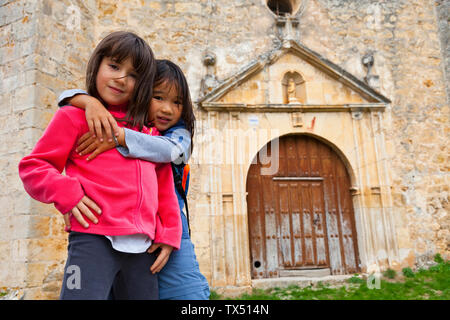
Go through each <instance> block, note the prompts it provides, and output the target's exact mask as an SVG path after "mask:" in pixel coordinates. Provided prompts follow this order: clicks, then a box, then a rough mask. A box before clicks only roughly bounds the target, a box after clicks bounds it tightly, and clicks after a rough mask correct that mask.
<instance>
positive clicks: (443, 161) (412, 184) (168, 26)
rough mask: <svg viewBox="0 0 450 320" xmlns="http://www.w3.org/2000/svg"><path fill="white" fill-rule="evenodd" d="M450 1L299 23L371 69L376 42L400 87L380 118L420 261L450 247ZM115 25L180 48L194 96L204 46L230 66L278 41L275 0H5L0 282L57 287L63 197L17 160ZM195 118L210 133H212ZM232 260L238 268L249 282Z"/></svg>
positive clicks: (404, 242)
mask: <svg viewBox="0 0 450 320" xmlns="http://www.w3.org/2000/svg"><path fill="white" fill-rule="evenodd" d="M449 6H450V5H449V2H448V1H441V0H439V1H438V0H436V1H433V0H396V1H379V0H350V1H348V0H345V1H344V0H310V1H308V3H307V5H306V7H305V10H304V12H303V14H302V15H301V16H300V18H299V19H300V23H299V26H298V30H299V31H298V34H296V35H295V36H296V40H298V41H300V42H301V43H302V44H303V45H305V46H307V47H308V48H310V49H312V50H314V51H316V52H318V53H319V54H320V55H322V56H323V57H326V58H327V59H328V60H330V61H332V62H333V63H335V64H337V65H338V66H340V67H342V68H344V69H345V70H347V71H348V72H350V73H352V74H353V75H354V76H356V77H358V78H359V79H360V80H363V78H364V77H365V76H366V69H365V67H364V66H363V65H362V64H361V58H362V57H363V56H364V55H365V54H366V53H368V52H371V53H373V55H374V58H375V64H374V67H373V69H372V74H375V75H378V76H379V83H378V85H377V87H376V89H378V90H379V91H380V93H382V94H383V95H385V96H386V97H388V98H389V99H391V101H392V103H391V104H390V105H389V108H388V110H386V112H385V118H384V119H385V120H384V121H385V122H384V123H385V125H386V127H385V128H383V130H384V133H385V139H386V143H387V149H388V154H389V156H390V158H389V159H388V160H389V165H390V176H391V178H392V180H391V181H390V182H391V190H392V195H393V207H394V209H395V219H396V225H397V232H398V235H397V238H398V239H400V241H399V247H400V248H402V249H400V251H401V252H400V253H401V255H402V257H403V259H404V261H403V263H404V264H406V265H409V266H412V267H413V266H421V265H426V263H427V261H430V260H431V259H432V256H433V255H434V254H435V253H438V252H439V253H441V254H442V255H443V256H444V258H447V259H448V258H449V254H450V248H449V243H450V231H449V229H450V228H449V216H448V213H449V185H450V183H449V175H448V172H449V166H448V164H449V149H448V137H449V133H450V132H449V119H448V115H449V113H450V112H449V88H448V86H449V83H450V81H449V74H450V71H449V55H450V53H449V52H450V50H449V38H448V37H449V36H448V34H449V32H448V17H449V13H448V12H449ZM70 8H72V9H70ZM74 10H75V11H74ZM74 12H75V13H79V14H80V19H79V20H77V15H76V14H74ZM78 21H79V24H78ZM118 29H128V30H132V31H135V32H137V33H138V34H139V35H141V36H142V37H144V38H145V39H146V40H147V41H148V42H149V43H150V45H151V46H152V48H153V50H154V52H155V54H156V55H157V56H158V57H161V58H170V59H172V60H174V61H175V62H177V63H178V64H179V65H180V66H181V67H182V69H183V70H184V71H185V73H186V75H187V78H188V81H189V84H190V87H191V91H192V96H193V98H194V100H196V99H197V98H198V97H199V95H200V83H201V79H202V78H203V77H204V75H205V74H206V68H205V67H204V66H203V64H202V59H203V56H204V54H205V52H206V51H211V52H213V53H214V54H215V55H216V57H217V63H216V65H215V66H214V72H215V75H216V77H217V78H218V79H219V80H221V79H225V78H227V77H229V76H231V75H233V74H235V73H237V72H238V70H240V69H242V68H243V67H244V66H245V65H247V64H248V63H250V62H251V61H252V60H253V59H255V58H256V57H257V56H258V55H260V54H261V53H263V52H266V51H268V50H270V49H271V48H272V47H273V46H274V44H276V43H278V41H279V40H278V39H277V37H278V30H277V29H276V27H275V19H274V15H273V13H272V12H271V11H269V10H268V8H267V7H266V6H265V1H264V0H250V1H243V0H227V1H219V0H217V1H210V0H198V1H189V0H170V1H169V0H159V1H158V0H127V1H120V2H118V1H113V0H97V1H95V0H88V1H81V0H63V1H50V0H39V1H25V0H16V1H8V0H4V1H0V76H1V79H2V81H1V83H0V106H1V108H0V139H1V141H2V144H1V145H0V187H1V190H3V192H2V194H1V195H0V208H1V209H0V258H1V259H0V260H1V261H2V262H1V268H0V287H10V288H20V289H21V290H23V292H24V298H25V299H55V298H57V297H58V293H59V288H60V279H61V276H62V270H63V266H64V260H65V255H66V249H65V246H66V235H65V233H64V232H63V231H62V228H63V221H62V218H61V217H60V216H59V215H58V213H57V212H56V210H55V209H54V208H53V207H52V206H49V205H43V204H40V203H37V202H36V201H34V200H31V199H30V198H29V196H28V195H27V194H26V193H25V192H24V190H23V187H22V184H21V182H20V179H19V178H18V172H17V163H18V161H19V160H20V159H21V158H22V157H23V156H24V155H26V154H27V153H28V152H30V150H31V148H32V147H33V145H34V143H35V142H36V140H37V139H38V138H39V137H40V135H41V134H42V132H43V130H44V128H45V127H46V125H47V123H48V122H49V120H50V119H51V117H52V115H53V113H54V111H55V110H56V98H57V95H58V94H59V93H60V92H61V91H62V90H63V89H64V88H74V87H84V70H85V67H86V63H87V60H88V58H89V55H90V53H91V51H92V49H93V48H94V47H95V45H96V43H97V42H98V41H99V40H100V39H101V38H102V37H103V36H104V35H106V34H107V33H109V32H110V31H113V30H118ZM197 115H198V118H201V117H206V116H207V115H205V113H204V112H202V111H200V110H197ZM197 132H198V135H197V137H196V141H197V144H200V142H201V141H202V139H203V140H204V139H205V137H206V136H207V134H208V133H207V131H202V128H200V130H198V131H197ZM198 151H199V149H198V148H197V149H194V153H195V152H198ZM194 156H195V155H194ZM208 170H210V168H209V167H205V166H204V167H202V165H201V164H194V165H193V166H192V178H191V179H192V180H191V189H190V195H189V198H190V202H191V203H192V205H191V208H192V231H193V240H194V243H195V245H196V252H197V256H198V258H199V261H200V266H201V270H202V271H203V273H204V274H205V275H206V276H207V278H208V279H209V280H211V279H212V278H213V275H214V273H215V272H216V271H217V270H215V269H214V268H213V267H212V265H213V264H212V263H211V252H210V250H211V249H210V248H211V233H210V228H211V225H212V224H211V222H210V219H209V217H210V213H209V212H205V211H206V210H204V208H202V207H199V206H197V207H196V203H198V204H201V203H205V202H206V201H209V200H208V199H207V198H208V195H207V194H206V193H205V192H204V190H205V187H204V183H203V182H202V181H200V180H199V178H198V177H199V176H204V174H205V172H207V171H208ZM242 216H243V217H245V216H244V215H243V214H242ZM232 271H233V268H231V269H229V270H228V271H227V276H228V278H229V279H230V280H229V281H230V282H234V283H238V284H239V283H241V284H242V287H243V288H244V287H245V286H246V285H248V284H245V283H247V282H248V281H247V280H246V279H244V280H242V279H241V278H239V277H240V276H238V278H237V279H236V277H234V276H233V275H232V274H231V273H232ZM246 281H247V282H246ZM212 285H213V286H214V285H216V283H212ZM245 288H248V287H245Z"/></svg>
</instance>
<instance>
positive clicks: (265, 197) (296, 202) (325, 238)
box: [246, 135, 359, 279]
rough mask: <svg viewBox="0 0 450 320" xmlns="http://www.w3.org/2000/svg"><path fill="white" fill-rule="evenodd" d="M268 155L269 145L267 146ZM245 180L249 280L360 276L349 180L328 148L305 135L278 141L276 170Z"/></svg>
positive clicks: (254, 170) (252, 172)
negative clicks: (311, 275)
mask: <svg viewBox="0 0 450 320" xmlns="http://www.w3.org/2000/svg"><path fill="white" fill-rule="evenodd" d="M267 154H268V155H269V156H270V155H271V144H270V143H269V144H268V145H267ZM263 167H264V165H263V164H261V161H260V157H259V154H258V158H257V163H255V164H252V165H251V166H250V169H249V173H248V177H247V186H246V187H247V192H248V195H247V206H248V219H249V223H248V225H249V237H250V255H251V266H252V278H253V279H259V278H274V277H280V276H290V275H292V276H294V275H302V274H304V273H305V270H310V271H312V272H316V273H317V271H319V273H320V272H321V273H323V274H327V273H328V274H330V273H331V274H348V273H355V272H358V271H359V267H358V265H359V259H358V250H357V243H356V239H357V237H356V228H355V220H354V212H353V204H352V199H351V194H350V186H351V184H350V178H349V175H348V173H347V170H346V168H345V165H344V163H343V162H342V160H341V159H340V158H339V156H338V155H337V154H336V152H335V151H333V150H332V148H331V147H329V146H328V145H326V144H325V143H323V142H321V141H319V140H318V139H316V138H313V137H310V136H307V135H288V136H283V137H281V138H280V139H279V169H278V172H276V173H275V174H272V175H261V168H263Z"/></svg>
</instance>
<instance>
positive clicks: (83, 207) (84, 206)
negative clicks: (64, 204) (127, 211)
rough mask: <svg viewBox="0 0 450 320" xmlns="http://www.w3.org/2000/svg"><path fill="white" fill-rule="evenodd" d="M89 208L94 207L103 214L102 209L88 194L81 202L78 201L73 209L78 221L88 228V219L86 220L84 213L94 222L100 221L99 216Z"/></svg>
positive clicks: (98, 212) (72, 211)
mask: <svg viewBox="0 0 450 320" xmlns="http://www.w3.org/2000/svg"><path fill="white" fill-rule="evenodd" d="M89 208H91V209H93V210H94V211H95V212H97V214H99V215H100V214H102V210H101V209H100V208H99V207H98V206H97V204H96V203H95V202H94V201H92V200H91V199H90V198H88V197H87V196H84V197H83V198H81V200H80V202H78V204H77V205H76V206H75V207H74V208H73V209H72V210H71V213H72V215H73V216H74V217H75V219H77V221H78V222H79V223H80V224H81V225H82V226H83V227H85V228H88V227H89V224H88V223H87V222H86V220H84V218H83V215H84V216H86V217H87V218H88V219H89V220H91V221H92V222H93V223H95V224H97V223H98V219H97V217H96V216H95V215H94V214H93V213H92V212H91V210H89ZM66 215H67V214H66ZM64 221H66V218H65V219H64ZM69 224H70V222H69Z"/></svg>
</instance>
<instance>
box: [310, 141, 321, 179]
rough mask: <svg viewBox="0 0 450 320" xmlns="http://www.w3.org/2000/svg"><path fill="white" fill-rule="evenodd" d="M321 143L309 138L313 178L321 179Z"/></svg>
mask: <svg viewBox="0 0 450 320" xmlns="http://www.w3.org/2000/svg"><path fill="white" fill-rule="evenodd" d="M319 143H320V142H319V141H317V140H316V139H312V138H309V143H308V147H309V148H308V154H309V157H310V162H311V172H310V175H311V177H319V176H320V156H319V147H318V144H319Z"/></svg>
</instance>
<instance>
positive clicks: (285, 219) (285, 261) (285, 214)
mask: <svg viewBox="0 0 450 320" xmlns="http://www.w3.org/2000/svg"><path fill="white" fill-rule="evenodd" d="M278 196H279V207H278V213H279V224H280V234H279V243H280V258H281V264H282V265H284V266H285V267H290V266H291V265H292V264H293V263H292V256H291V239H290V235H291V227H290V219H289V186H288V184H287V183H284V182H279V183H278Z"/></svg>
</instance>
